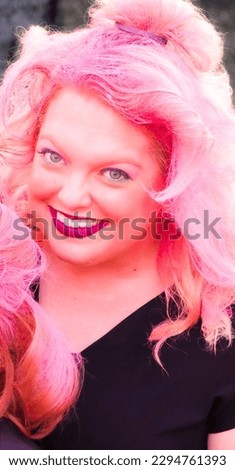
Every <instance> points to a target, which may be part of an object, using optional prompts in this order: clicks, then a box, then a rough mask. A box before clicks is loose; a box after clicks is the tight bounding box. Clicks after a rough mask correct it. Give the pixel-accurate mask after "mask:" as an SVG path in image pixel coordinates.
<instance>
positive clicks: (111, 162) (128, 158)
mask: <svg viewBox="0 0 235 470" xmlns="http://www.w3.org/2000/svg"><path fill="white" fill-rule="evenodd" d="M39 139H41V140H47V141H48V142H50V143H51V144H52V145H53V147H55V149H56V150H55V152H57V153H59V154H61V156H66V154H65V152H63V151H62V150H60V149H59V147H58V145H57V143H55V141H54V139H53V136H51V135H49V134H41V135H40V134H39V136H38V141H39ZM38 141H37V144H38ZM45 147H46V145H45ZM57 149H58V150H57ZM97 156H98V158H104V159H105V160H107V162H108V165H118V164H119V163H120V164H121V163H122V164H127V165H133V166H135V167H136V168H138V169H140V170H142V169H143V166H142V165H141V164H140V163H138V162H136V161H135V157H133V159H132V158H131V156H130V154H120V153H119V154H118V157H117V158H118V160H117V158H115V159H114V157H113V156H111V155H110V153H107V154H105V153H104V152H102V153H101V154H97ZM124 160H125V161H124Z"/></svg>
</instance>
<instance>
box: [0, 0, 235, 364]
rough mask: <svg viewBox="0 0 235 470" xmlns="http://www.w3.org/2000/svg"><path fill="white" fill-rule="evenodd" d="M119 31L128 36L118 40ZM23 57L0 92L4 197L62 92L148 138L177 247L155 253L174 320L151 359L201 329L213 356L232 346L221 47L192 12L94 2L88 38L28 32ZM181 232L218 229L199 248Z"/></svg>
mask: <svg viewBox="0 0 235 470" xmlns="http://www.w3.org/2000/svg"><path fill="white" fill-rule="evenodd" d="M117 22H118V23H119V24H123V25H125V26H127V27H128V26H130V27H132V28H136V29H137V31H136V33H135V32H132V33H130V32H128V31H123V30H120V29H119V28H118V27H117V26H116V23H117ZM138 29H139V30H141V32H142V31H146V33H147V32H151V33H153V34H156V35H158V36H160V37H162V38H164V40H165V42H167V44H165V45H164V44H161V43H160V42H159V41H156V40H154V38H153V37H152V35H149V34H146V35H143V34H138ZM21 45H22V46H21V52H20V54H19V57H18V59H17V60H16V61H15V63H13V64H12V65H11V66H10V67H9V69H8V70H7V72H6V74H5V77H4V79H3V84H2V87H1V90H0V103H1V109H2V118H1V124H0V128H4V131H3V133H2V137H1V140H0V148H1V153H2V154H3V155H4V157H5V160H6V161H7V162H8V163H9V164H10V165H13V166H14V167H15V168H16V169H15V171H13V176H12V177H11V179H10V183H9V184H10V189H11V191H12V193H14V192H15V191H16V189H17V188H19V187H22V185H23V184H27V172H28V168H29V166H30V163H31V161H32V159H33V155H34V148H35V142H36V139H37V133H38V129H39V127H40V122H41V119H42V116H43V114H44V113H45V111H46V109H47V106H48V103H49V102H50V100H51V99H52V98H53V96H54V94H55V93H56V91H57V90H59V89H61V88H63V87H67V86H71V87H77V88H78V89H79V88H81V87H84V88H87V89H88V90H92V91H94V92H96V93H97V94H98V95H99V96H100V97H101V98H102V99H103V100H104V101H105V102H107V103H109V105H111V106H112V107H113V108H114V109H116V110H117V111H118V112H119V113H121V114H122V115H123V116H124V117H126V118H127V119H128V120H129V121H131V122H133V123H135V124H136V125H144V126H146V127H147V128H149V129H150V130H151V132H153V133H154V134H155V136H156V140H157V141H160V142H161V145H162V149H163V154H164V158H165V165H164V176H165V187H164V189H163V190H162V191H160V192H158V193H157V192H155V191H154V188H148V190H149V193H150V195H151V197H153V198H154V199H155V200H156V202H160V203H161V204H162V205H163V207H164V210H166V211H167V213H168V214H170V218H173V220H174V223H175V225H176V227H177V230H178V231H180V233H181V235H180V236H179V237H177V239H175V240H174V239H171V237H169V236H168V237H166V236H164V233H163V237H162V241H161V244H160V249H159V253H158V260H157V262H158V267H159V271H160V272H161V274H162V277H163V279H164V281H165V284H166V286H167V285H168V281H169V279H172V277H173V280H174V282H173V285H172V286H171V288H170V289H166V294H167V299H168V300H169V299H170V298H172V297H173V299H174V300H175V301H176V302H177V304H178V305H179V315H178V317H177V318H175V317H174V318H171V316H170V312H169V318H168V319H167V320H166V321H164V322H163V323H162V324H160V325H157V326H156V327H155V328H154V329H153V331H152V333H151V336H150V340H151V341H154V342H155V355H156V358H157V360H159V361H160V359H159V348H160V346H161V345H162V343H163V342H164V341H165V340H166V339H167V338H169V337H171V336H175V335H178V334H180V333H182V332H184V331H186V330H187V329H188V328H190V327H191V326H192V325H193V324H195V323H196V322H197V321H198V319H199V318H201V319H202V330H203V333H204V336H205V340H206V342H207V344H208V347H209V348H210V349H215V347H216V343H217V341H218V340H219V339H220V338H221V337H225V338H226V339H227V340H228V343H230V342H231V339H232V330H231V318H230V317H231V315H230V313H231V312H230V309H229V306H230V305H231V303H232V302H234V300H235V249H234V246H235V237H234V205H233V197H234V189H233V188H234V179H235V167H234V159H233V153H234V149H235V120H234V110H233V106H232V99H231V96H232V91H231V87H230V84H229V79H228V76H227V73H226V71H225V70H224V68H223V66H222V64H221V61H222V54H223V41H222V38H221V35H220V34H219V33H217V32H216V30H215V28H214V27H213V25H212V24H211V23H210V22H209V21H208V20H207V19H206V18H205V16H204V15H203V13H202V12H201V10H200V9H199V8H197V7H196V6H194V5H193V4H192V3H191V1H187V0H145V1H144V2H143V0H112V1H110V0H100V1H99V0H97V1H96V3H95V5H94V6H93V7H92V8H91V9H90V22H89V24H88V26H87V27H85V28H83V29H78V30H75V31H74V32H71V33H61V32H50V31H47V30H46V28H41V27H31V28H30V29H29V30H28V31H26V32H24V34H22V37H21ZM208 218H209V219H208ZM190 220H191V221H196V224H197V227H198V226H199V225H200V228H201V229H202V228H203V224H204V225H205V224H207V225H208V224H209V220H210V221H218V225H217V226H218V234H217V232H215V231H214V232H213V230H212V232H213V233H210V234H209V232H208V231H206V230H205V226H204V229H203V230H202V232H201V233H200V234H199V235H200V236H199V237H194V236H192V234H187V236H186V235H185V223H186V221H188V222H189V221H190ZM207 228H208V227H207ZM196 235H197V234H196Z"/></svg>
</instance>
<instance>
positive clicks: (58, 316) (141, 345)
mask: <svg viewBox="0 0 235 470" xmlns="http://www.w3.org/2000/svg"><path fill="white" fill-rule="evenodd" d="M21 43H22V51H21V54H20V55H19V58H18V60H16V62H15V63H14V64H13V65H12V66H11V67H10V68H9V70H8V71H7V72H6V74H5V78H4V80H3V84H2V88H1V108H2V110H3V114H2V126H5V130H4V131H3V133H2V139H1V152H2V155H3V156H4V157H5V159H6V161H7V162H8V164H10V165H12V166H13V167H14V168H13V171H12V174H11V177H10V178H9V179H8V188H9V191H10V193H11V194H12V196H14V197H15V200H16V201H17V204H18V207H23V208H24V209H25V212H27V213H28V216H27V219H26V221H27V223H28V224H30V225H31V226H32V227H33V228H34V233H36V239H38V240H39V241H40V243H41V246H42V248H43V250H44V252H45V253H46V256H47V267H46V269H45V271H44V273H43V275H42V276H41V278H40V283H39V294H38V302H39V305H41V306H42V307H43V309H44V310H46V311H47V312H48V315H49V316H50V317H51V318H52V320H53V322H54V323H55V324H56V326H57V327H58V328H59V330H61V331H62V332H63V334H64V336H65V338H66V340H67V342H68V344H69V348H70V351H71V352H72V353H74V354H73V357H77V355H78V357H79V354H81V356H82V357H83V359H84V362H85V378H84V385H83V389H82V394H81V397H80V399H79V400H78V402H77V405H76V408H75V409H74V410H73V412H72V413H71V414H70V415H69V418H67V419H65V420H64V421H63V423H62V425H59V426H58V427H57V428H56V430H55V431H54V432H53V433H52V434H50V435H48V436H47V437H45V438H44V439H42V440H41V445H42V448H60V449H61V448H63V449H64V448H66V449H68V448H71V449H76V448H78V449H109V448H112V449H140V448H141V449H153V448H154V449H205V448H207V447H208V448H209V449H225V448H228V449H234V448H235V430H234V428H235V380H234V369H235V365H234V364H235V362H234V355H235V350H234V345H233V344H232V339H233V331H232V326H231V321H232V312H231V308H230V305H231V304H232V303H233V302H234V294H235V252H234V214H233V201H232V197H233V194H234V192H233V185H234V162H233V159H232V157H233V152H234V128H235V127H234V111H233V108H232V103H231V89H230V86H229V82H228V79H227V75H226V72H225V71H224V69H223V67H222V65H221V57H222V40H221V38H220V36H219V34H218V33H217V32H216V31H215V29H214V27H213V26H212V25H211V24H210V23H209V22H208V21H207V20H206V19H205V17H204V16H203V14H202V13H201V12H200V10H199V9H197V8H196V7H195V6H193V5H192V3H191V2H189V1H185V0H164V1H163V0H146V1H145V2H144V3H143V2H142V0H125V1H124V0H110V1H108V0H103V1H97V2H96V4H95V5H94V7H93V8H91V10H90V22H89V24H88V26H87V27H86V28H84V29H81V30H77V31H74V32H72V33H49V32H47V31H46V30H45V29H42V28H39V27H36V28H30V30H29V31H28V32H26V33H25V34H24V35H23V37H22V39H21ZM2 126H1V127H2ZM25 194H26V196H25ZM18 210H20V209H18ZM20 212H21V215H23V210H22V211H20ZM32 437H34V436H32Z"/></svg>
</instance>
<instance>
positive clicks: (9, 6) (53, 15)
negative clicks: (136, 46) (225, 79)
mask: <svg viewBox="0 0 235 470" xmlns="http://www.w3.org/2000/svg"><path fill="white" fill-rule="evenodd" d="M143 1H144V0H143ZM194 1H195V3H196V4H197V5H199V6H201V7H202V8H203V9H204V10H205V12H206V14H207V15H208V16H209V17H210V19H212V20H213V22H214V23H215V24H216V25H217V26H218V28H219V29H220V30H221V31H222V32H223V33H224V34H225V47H226V50H225V64H226V67H227V69H228V71H229V73H230V76H231V83H232V86H233V87H234V88H235V2H234V0H194ZM88 5H89V0H0V74H1V73H2V72H3V70H4V68H5V66H6V61H7V60H10V59H11V57H12V55H13V54H14V48H15V33H17V28H18V27H27V26H28V25H30V24H44V25H45V24H47V25H51V26H58V27H64V28H66V29H72V28H74V27H75V26H77V25H80V24H83V23H84V22H85V18H86V10H87V7H88Z"/></svg>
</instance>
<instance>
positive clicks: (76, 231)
mask: <svg viewBox="0 0 235 470" xmlns="http://www.w3.org/2000/svg"><path fill="white" fill-rule="evenodd" d="M49 210H50V213H51V216H52V220H53V222H54V225H55V227H56V229H57V230H58V232H60V233H62V235H65V237H69V238H85V237H90V236H91V235H94V234H95V233H97V232H99V231H100V230H102V229H103V228H104V227H106V226H107V225H109V222H107V221H106V222H105V221H102V222H99V223H98V224H96V225H92V226H91V227H78V228H73V227H67V226H66V225H65V224H63V222H61V221H60V220H58V219H57V217H56V214H57V211H56V210H55V209H53V208H52V207H49Z"/></svg>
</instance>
